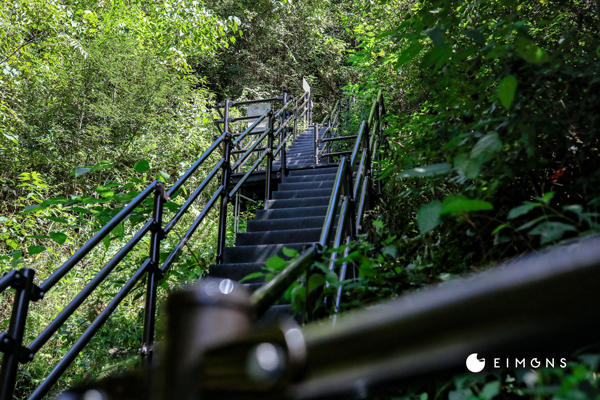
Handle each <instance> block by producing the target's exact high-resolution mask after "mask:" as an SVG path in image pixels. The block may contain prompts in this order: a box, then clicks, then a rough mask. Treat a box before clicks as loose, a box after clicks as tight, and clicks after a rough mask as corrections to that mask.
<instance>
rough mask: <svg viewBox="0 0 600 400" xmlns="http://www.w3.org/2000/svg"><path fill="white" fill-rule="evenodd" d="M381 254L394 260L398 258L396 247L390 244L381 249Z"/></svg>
mask: <svg viewBox="0 0 600 400" xmlns="http://www.w3.org/2000/svg"><path fill="white" fill-rule="evenodd" d="M381 253H382V254H385V255H388V256H390V257H392V258H396V257H398V249H397V248H396V246H394V245H392V244H390V245H387V246H385V247H384V248H382V249H381Z"/></svg>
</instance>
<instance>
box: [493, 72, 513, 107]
mask: <svg viewBox="0 0 600 400" xmlns="http://www.w3.org/2000/svg"><path fill="white" fill-rule="evenodd" d="M516 90H517V78H515V77H514V75H508V76H506V77H505V78H504V79H502V80H501V81H500V83H499V84H498V97H499V98H500V103H502V105H503V106H504V108H506V109H507V110H508V109H510V106H511V105H512V103H513V100H514V99H515V92H516Z"/></svg>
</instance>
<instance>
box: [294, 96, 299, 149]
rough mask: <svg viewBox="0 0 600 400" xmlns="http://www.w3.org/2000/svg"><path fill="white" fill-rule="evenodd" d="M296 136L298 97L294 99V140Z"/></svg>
mask: <svg viewBox="0 0 600 400" xmlns="http://www.w3.org/2000/svg"><path fill="white" fill-rule="evenodd" d="M296 136H298V98H297V97H296V99H295V100H294V140H296Z"/></svg>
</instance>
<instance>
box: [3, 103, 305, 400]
mask: <svg viewBox="0 0 600 400" xmlns="http://www.w3.org/2000/svg"><path fill="white" fill-rule="evenodd" d="M298 100H304V104H302V105H301V106H300V107H298ZM273 101H283V102H284V104H283V105H282V106H281V107H280V108H279V109H278V110H277V111H276V112H272V111H268V112H266V113H264V114H262V115H260V116H246V117H236V118H230V116H229V111H230V108H231V107H234V106H240V105H248V104H254V103H260V102H273ZM292 106H293V113H292V115H290V116H288V117H287V118H285V119H283V118H282V120H281V121H280V123H279V124H278V127H277V129H275V124H276V119H277V118H278V117H280V116H282V115H283V113H284V111H286V110H288V109H291V108H292ZM217 107H224V108H225V110H224V111H225V112H224V115H223V114H221V111H220V110H219V113H220V114H221V115H222V120H221V123H222V124H223V128H224V129H223V131H222V132H221V134H220V135H219V136H218V137H217V138H216V139H215V141H214V143H212V144H211V146H210V147H209V148H208V149H207V150H206V151H205V152H204V153H203V154H202V155H201V156H200V157H199V158H198V159H197V160H196V161H195V162H194V163H193V164H192V165H191V166H190V167H189V169H188V170H187V171H186V172H185V173H184V174H183V175H182V176H181V177H180V178H179V179H178V180H177V181H176V182H175V183H174V184H173V186H171V188H170V189H168V190H165V188H164V184H163V183H162V182H160V181H154V182H152V183H150V184H149V185H148V186H147V187H146V188H145V189H144V190H142V191H141V192H140V193H139V194H138V195H137V196H136V197H135V198H134V199H132V200H131V201H130V202H129V204H127V205H126V206H125V207H124V208H123V209H122V210H120V211H119V212H118V213H117V214H116V215H115V216H114V217H113V218H112V219H111V220H110V221H109V222H108V223H107V224H106V225H104V226H103V227H102V228H101V229H100V230H99V231H98V232H96V233H95V234H94V235H93V236H92V237H91V238H90V239H89V240H88V241H87V242H86V243H85V244H84V245H83V246H82V247H81V248H80V249H79V250H78V251H77V252H75V254H73V255H72V256H71V257H70V258H69V259H68V260H67V261H66V262H64V263H63V264H62V265H61V266H60V267H59V268H57V269H56V271H54V272H53V273H52V274H51V275H50V276H49V277H48V278H47V279H46V280H45V281H44V282H43V283H42V284H40V285H39V286H36V285H35V284H34V283H33V277H34V274H35V271H33V270H32V269H29V268H22V269H19V270H13V271H10V272H8V273H7V274H5V275H4V276H2V277H1V278H0V293H1V292H3V291H4V290H6V289H8V288H9V287H13V288H14V289H15V290H16V293H15V296H14V303H13V311H12V316H11V320H10V324H9V328H8V331H7V332H3V333H0V341H1V342H2V343H1V346H0V351H2V352H3V353H4V358H3V362H2V369H1V371H0V374H1V375H0V380H1V381H2V386H1V387H0V400H9V399H11V398H12V394H13V392H14V385H15V382H16V373H17V368H18V365H19V363H26V362H29V361H31V360H32V359H33V358H34V356H35V354H36V353H37V352H38V351H39V350H40V349H41V348H42V347H43V346H44V344H46V343H47V342H48V340H49V339H50V338H51V337H52V335H53V334H55V333H56V332H57V330H58V329H59V328H60V327H61V326H62V325H63V324H64V323H65V322H66V321H67V319H68V318H69V317H70V316H71V315H72V314H73V313H74V312H75V311H76V310H77V309H78V308H79V307H80V306H81V304H82V303H83V302H84V301H85V300H86V299H87V298H88V297H89V296H90V294H92V293H93V291H94V290H95V289H96V288H97V287H98V286H99V285H100V284H101V283H103V282H104V281H105V280H106V278H107V277H108V276H109V275H110V274H111V273H112V272H113V271H114V270H115V268H116V266H117V265H118V264H119V263H120V262H121V261H122V260H123V259H124V258H125V256H126V255H127V254H128V253H129V252H130V251H131V250H132V249H133V248H134V247H136V245H137V244H138V243H139V242H140V241H141V240H142V239H143V238H144V237H145V236H146V235H147V234H150V251H149V256H148V257H147V258H146V259H145V260H144V262H143V263H142V264H141V265H140V267H139V268H138V269H137V270H136V271H135V272H134V273H133V275H131V277H130V279H129V280H128V281H127V283H126V284H125V285H124V286H123V287H122V288H121V289H120V290H119V292H118V293H117V294H116V295H115V297H114V298H113V299H112V301H111V302H110V303H109V305H108V306H107V307H106V308H105V309H104V310H103V311H102V312H101V313H100V314H99V315H98V317H97V318H96V319H95V320H94V321H93V322H92V324H91V325H90V326H89V327H88V329H87V330H86V331H85V332H84V333H83V334H82V336H81V337H80V338H79V339H78V340H77V341H76V342H75V344H74V345H73V346H72V347H71V349H70V350H69V351H68V352H67V354H66V355H65V356H64V357H63V358H62V359H61V360H60V361H59V363H58V364H57V365H56V366H55V367H54V369H53V370H52V372H51V373H50V374H49V375H48V376H47V377H46V378H45V379H44V380H43V381H42V383H41V384H40V386H38V387H37V388H36V389H35V391H34V392H33V393H32V394H31V396H30V397H29V400H37V399H40V398H41V397H43V396H44V395H45V394H46V393H47V392H48V390H49V389H50V388H51V386H52V385H53V384H54V383H55V382H56V381H57V380H58V379H59V377H60V376H61V375H62V374H63V373H64V371H65V370H66V368H68V366H69V365H70V364H71V362H72V361H73V360H74V359H75V357H76V356H77V355H78V354H79V352H80V351H81V350H82V349H83V348H84V347H85V346H86V344H87V343H88V342H89V341H90V340H91V338H92V337H93V335H94V334H95V333H96V332H97V331H98V330H99V329H100V327H101V326H102V325H103V324H104V323H105V322H106V320H107V319H108V318H109V316H110V315H111V314H112V313H113V311H114V310H115V308H116V307H117V306H118V304H119V303H120V302H121V301H122V300H123V299H124V298H125V296H126V295H127V294H128V293H129V292H130V291H131V289H132V288H133V287H134V286H135V285H136V283H137V282H138V281H140V280H141V279H142V277H143V276H144V275H147V283H146V298H145V312H144V313H145V315H144V330H143V338H142V343H143V345H142V360H143V362H144V364H146V365H148V364H149V363H150V362H151V360H152V353H153V350H152V347H153V342H154V324H155V314H156V291H157V287H158V281H159V280H160V279H161V278H162V277H163V276H164V274H165V273H166V272H167V271H168V269H169V267H170V266H171V265H172V264H173V262H174V261H175V260H176V259H177V257H178V255H179V254H180V253H181V250H182V249H183V247H184V246H185V245H186V243H187V242H188V241H189V240H190V238H191V236H192V235H193V234H194V232H195V231H196V230H197V228H198V227H199V226H200V224H201V223H202V222H203V220H204V219H205V217H206V216H207V215H208V213H209V212H210V211H211V209H212V208H213V206H214V205H215V203H216V202H217V200H219V199H220V200H221V206H220V214H219V234H218V243H217V262H220V261H221V260H220V259H219V257H220V256H221V255H222V251H223V249H224V244H225V241H224V237H225V229H226V224H225V222H226V215H227V204H228V201H229V198H230V197H232V196H233V195H235V194H236V193H237V191H238V190H239V189H240V188H241V186H242V185H243V183H244V182H245V181H246V180H247V179H248V177H249V176H250V174H251V173H253V172H254V171H255V170H256V168H257V167H258V165H259V164H260V163H261V162H262V161H264V159H265V158H267V168H266V169H265V181H266V185H265V187H266V192H265V200H268V199H269V198H270V195H271V189H270V187H271V184H270V181H271V173H272V161H273V157H274V156H273V149H274V143H273V142H274V140H273V139H274V135H277V134H280V136H279V141H280V142H279V145H278V147H277V151H276V152H275V155H277V154H279V153H280V152H281V151H282V150H283V153H282V154H281V158H282V160H285V144H286V142H287V141H288V139H289V138H290V137H291V136H292V133H293V134H294V135H295V134H296V132H295V129H296V126H297V123H298V119H299V118H304V117H305V115H307V112H308V111H309V107H310V94H309V93H304V94H303V95H302V96H300V98H299V99H293V98H292V97H291V96H287V95H286V94H284V95H283V97H273V98H268V99H261V100H250V101H242V102H237V103H232V102H229V101H226V102H225V103H224V104H223V105H218V106H217ZM249 119H255V120H254V121H253V122H252V124H250V125H249V126H248V127H247V128H246V129H245V130H244V131H243V132H242V133H241V134H239V135H234V134H232V133H231V132H230V123H233V122H236V121H245V120H249ZM266 119H268V120H269V127H268V129H265V130H264V131H263V132H262V133H261V135H260V136H259V137H258V138H257V139H256V140H254V142H253V143H252V144H251V145H250V146H249V147H248V149H247V150H246V151H245V152H244V154H243V155H242V156H241V157H240V158H238V160H237V161H236V162H235V163H234V165H233V167H232V166H231V156H232V153H233V151H232V146H234V145H237V144H239V143H241V142H242V140H244V139H245V138H246V137H248V136H249V135H251V134H254V133H255V132H252V131H253V130H254V128H256V127H257V126H258V124H260V123H261V122H263V121H264V120H266ZM291 121H294V127H293V128H292V127H291V126H290V123H291ZM217 125H219V124H217ZM285 129H289V130H291V129H293V130H294V131H293V132H289V133H287V134H285V132H286V131H285ZM234 137H235V139H234ZM265 138H268V144H267V146H266V147H264V146H263V147H260V148H259V147H258V145H259V144H260V143H262V142H263V141H264V139H265ZM219 147H222V148H223V156H222V157H221V158H220V159H219V160H218V161H216V163H215V164H214V165H213V167H212V169H211V171H210V172H209V173H208V174H207V176H206V177H205V178H204V179H203V180H202V182H201V183H200V184H199V185H198V186H197V187H196V189H195V190H194V191H193V192H192V194H191V195H190V196H189V197H188V198H187V199H186V201H185V202H184V203H183V204H182V205H181V206H180V207H179V208H178V210H177V211H176V212H175V215H174V216H173V217H172V218H171V219H170V220H169V221H168V222H167V223H166V224H163V213H164V207H165V203H166V202H167V201H169V199H170V197H172V196H174V195H175V194H176V193H177V192H178V191H179V190H180V189H181V187H182V186H183V185H184V184H185V183H186V182H187V181H188V180H189V178H190V177H191V176H192V175H193V174H194V173H195V172H196V171H197V170H198V168H199V167H200V166H201V165H203V164H204V163H205V162H206V160H208V159H209V157H210V156H211V155H212V154H213V153H214V151H215V150H216V149H217V148H219ZM255 151H263V153H262V155H261V156H260V157H259V158H258V160H257V161H256V162H255V163H254V164H253V166H252V167H251V168H250V170H249V171H247V172H246V173H245V175H244V176H243V177H242V178H241V179H240V181H239V182H238V183H237V185H235V187H234V188H233V189H232V190H231V191H229V186H230V183H231V182H230V178H231V171H232V169H235V168H237V167H240V166H241V165H243V163H245V162H246V161H247V160H248V159H249V157H250V154H251V153H253V152H255ZM282 167H283V168H285V165H283V166H282ZM219 171H222V174H221V184H220V185H219V186H218V188H217V189H216V190H215V191H214V192H213V193H212V195H211V198H210V200H209V201H208V202H207V203H206V205H205V206H204V208H203V209H202V211H201V212H200V213H199V214H198V216H197V217H196V218H195V220H194V221H193V222H192V224H191V225H190V226H189V228H188V229H187V232H186V233H185V234H184V235H183V237H182V238H180V240H179V241H178V243H177V245H176V246H175V248H174V249H172V251H171V252H170V254H169V255H168V256H167V258H166V259H165V261H164V262H163V264H162V266H159V262H160V250H161V242H162V240H164V238H165V237H166V236H167V235H168V234H169V233H170V232H171V231H172V230H173V228H174V227H175V226H176V225H177V224H178V223H179V222H180V221H181V219H182V217H183V215H185V213H186V212H187V211H188V210H189V209H190V207H191V205H192V204H193V203H194V202H195V201H196V200H197V199H198V197H200V195H201V194H202V193H203V192H204V191H205V189H206V188H207V187H208V185H209V184H210V182H212V180H213V179H214V178H215V176H217V175H218V172H219ZM151 195H154V204H153V211H152V216H151V217H149V219H148V220H147V221H146V222H145V224H144V225H143V226H142V227H141V228H140V229H139V230H138V231H137V232H136V233H134V234H133V235H132V237H131V238H130V239H129V240H128V241H127V243H126V244H124V245H123V246H122V247H121V248H120V249H119V250H117V252H116V254H115V255H114V256H113V257H112V258H111V259H110V260H109V261H108V262H107V263H106V264H105V265H104V266H103V267H102V268H101V269H100V271H99V272H98V273H97V274H96V275H95V276H94V277H93V278H92V279H91V280H90V281H89V282H88V283H87V284H86V286H85V287H84V288H83V289H82V290H81V291H80V292H79V293H78V294H77V295H76V296H75V297H74V298H73V299H72V300H71V301H70V302H69V303H68V304H67V305H66V306H65V307H64V308H63V309H62V310H61V312H60V313H59V314H58V315H57V316H56V317H55V318H54V319H53V320H52V321H51V322H50V323H49V324H48V325H47V326H46V327H45V328H44V329H43V330H42V332H41V333H40V334H39V335H38V336H37V337H36V338H35V339H34V340H33V341H32V342H31V343H30V344H29V346H25V345H23V337H24V332H25V324H26V321H27V315H28V310H29V304H30V303H31V302H34V301H37V300H40V299H41V298H43V296H44V294H45V293H46V292H48V291H49V290H51V289H52V288H53V287H54V286H55V285H56V284H57V283H58V282H59V281H60V280H61V279H62V278H63V277H64V276H65V275H66V274H67V273H68V272H69V271H71V270H72V269H73V267H74V266H75V265H77V263H78V262H79V261H81V260H82V259H83V258H84V257H85V256H86V255H87V254H88V253H89V252H90V251H92V249H94V248H95V247H96V246H97V245H98V244H99V243H100V242H101V241H102V240H103V239H104V238H106V237H107V236H108V235H109V234H110V232H111V231H112V230H113V229H114V228H116V227H117V225H119V224H120V223H122V222H123V221H125V220H126V219H127V218H128V217H129V216H130V215H131V214H132V212H134V210H135V209H136V208H137V207H139V206H141V205H142V203H144V202H145V201H146V200H147V199H148V198H149V197H150V196H151Z"/></svg>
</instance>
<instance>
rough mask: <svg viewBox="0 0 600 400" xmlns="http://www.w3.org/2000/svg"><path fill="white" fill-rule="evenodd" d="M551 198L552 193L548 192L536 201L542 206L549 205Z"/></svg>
mask: <svg viewBox="0 0 600 400" xmlns="http://www.w3.org/2000/svg"><path fill="white" fill-rule="evenodd" d="M553 197H554V192H548V193H544V195H543V196H542V197H538V200H539V201H541V202H542V203H544V204H550V201H552V198H553Z"/></svg>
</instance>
